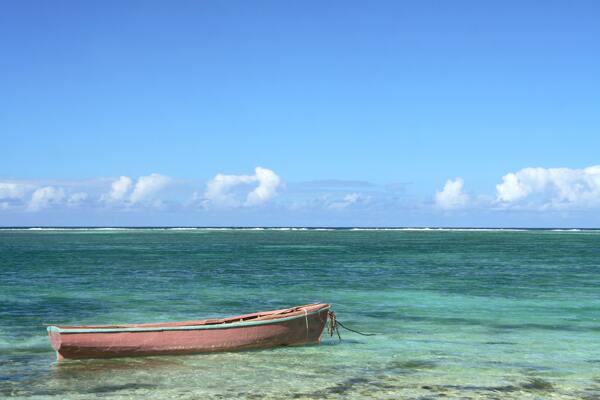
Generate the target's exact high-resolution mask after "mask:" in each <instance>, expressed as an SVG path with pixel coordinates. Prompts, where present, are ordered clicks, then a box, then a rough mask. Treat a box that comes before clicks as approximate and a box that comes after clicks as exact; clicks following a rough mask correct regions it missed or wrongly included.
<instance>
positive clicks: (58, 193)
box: [28, 186, 65, 211]
mask: <svg viewBox="0 0 600 400" xmlns="http://www.w3.org/2000/svg"><path fill="white" fill-rule="evenodd" d="M64 198H65V191H64V190H63V189H62V188H55V187H53V186H44V187H42V188H39V189H36V190H35V191H34V192H33V195H32V196H31V201H30V202H29V207H28V209H29V210H30V211H39V210H41V209H43V208H46V207H48V206H50V205H54V204H59V203H61V202H62V201H63V200H64Z"/></svg>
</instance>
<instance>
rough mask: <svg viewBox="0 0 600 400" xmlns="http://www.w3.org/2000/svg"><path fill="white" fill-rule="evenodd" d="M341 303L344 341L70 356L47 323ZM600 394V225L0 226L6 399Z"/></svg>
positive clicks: (0, 360) (0, 385)
mask: <svg viewBox="0 0 600 400" xmlns="http://www.w3.org/2000/svg"><path fill="white" fill-rule="evenodd" d="M311 302H328V303H332V304H333V309H334V310H335V311H336V313H337V316H338V319H339V320H340V321H341V322H342V323H343V324H344V325H346V326H348V327H351V328H353V329H356V330H359V331H364V332H370V333H376V334H377V335H375V336H369V337H367V336H360V335H358V334H356V333H352V332H349V331H345V330H342V331H341V335H342V341H341V342H340V341H339V340H338V339H337V337H333V338H329V337H324V339H323V341H322V344H321V345H312V346H302V347H286V348H277V349H271V350H260V351H247V352H235V353H220V354H205V355H202V354H200V355H192V356H178V357H175V356H173V357H172V356H164V357H140V358H129V359H126V358H124V359H111V360H86V361H68V362H64V363H60V364H59V363H57V362H56V356H55V353H54V351H53V350H52V348H51V347H50V344H49V342H48V339H47V336H46V330H45V327H44V324H45V323H53V324H104V323H135V322H158V321H176V320H189V319H200V318H208V317H220V316H228V315H234V314H241V313H246V312H252V311H257V310H269V309H274V308H283V307H287V306H293V305H297V304H306V303H311ZM7 397H15V398H39V399H89V398H90V397H99V398H103V399H126V398H127V399H131V398H145V399H228V398H255V399H263V398H273V399H283V398H298V399H302V398H306V399H325V398H328V399H338V398H340V399H341V398H344V399H346V398H350V399H352V398H357V399H358V398H360V399H363V398H373V399H422V400H425V399H438V398H461V399H588V400H592V399H600V231H593V230H589V231H559V230H555V231H553V230H493V229H492V230H419V229H413V230H411V229H405V230H350V229H346V230H291V229H288V230H282V229H279V230H276V229H262V230H260V229H256V230H243V229H76V230H73V229H63V230H30V229H19V230H14V229H2V230H0V398H7Z"/></svg>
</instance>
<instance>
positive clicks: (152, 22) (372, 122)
mask: <svg viewBox="0 0 600 400" xmlns="http://www.w3.org/2000/svg"><path fill="white" fill-rule="evenodd" d="M0 7H1V8H0V48H1V49H2V55H1V56H0V94H1V95H0V140H1V141H0V143H1V144H2V151H1V153H0V154H1V156H0V225H115V224H116V225H321V226H323V225H363V226H365V225H366V226H374V225H379V226H384V225H385V226H389V225H393V226H406V225H413V226H415V225H417V226H588V227H589V226H596V227H597V226H600V213H599V211H600V170H599V167H595V166H597V165H599V164H600V160H599V156H598V155H599V154H600V94H599V93H600V74H599V73H598V71H600V41H599V40H598V38H599V37H600V25H599V24H598V23H597V21H598V18H599V17H600V5H599V4H598V3H597V2H595V1H589V2H586V1H579V2H575V3H572V2H566V1H561V2H558V1H514V2H511V1H495V2H492V1H490V2H478V1H473V2H469V1H460V2H459V1H435V2H434V1H431V2H430V1H414V2H397V1H390V2H385V1H379V2H348V1H343V2H341V1H340V2H336V1H332V2H316V1H315V2H310V1H309V2H295V3H290V2H277V1H256V2H248V1H239V2H235V1H231V2H219V1H214V2H213V1H189V2H187V1H178V2H166V1H163V2H152V1H139V2H137V1H136V2H134V1H129V2H100V1H97V2H78V1H57V2H46V1H5V2H3V3H2V5H1V6H0ZM257 167H260V168H261V169H259V170H257V169H256V168H257ZM257 171H263V173H262V175H261V173H260V172H257ZM264 171H269V172H264ZM219 174H221V176H225V177H227V176H228V177H229V178H224V179H221V180H219V179H215V178H216V177H217V176H218V175H219ZM269 174H272V175H269ZM122 177H124V178H125V179H122ZM127 182H129V183H127ZM219 182H221V183H219ZM115 185H116V186H115ZM119 185H121V186H119ZM211 185H212V186H211ZM115 187H117V189H118V190H117V191H115ZM119 188H120V189H119ZM210 188H213V190H212V191H211V189H210ZM119 190H121V191H119ZM134 193H135V194H134ZM119 196H120V197H119ZM249 199H250V200H249Z"/></svg>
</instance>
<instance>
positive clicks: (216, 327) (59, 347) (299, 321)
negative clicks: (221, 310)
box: [48, 304, 330, 361]
mask: <svg viewBox="0 0 600 400" xmlns="http://www.w3.org/2000/svg"><path fill="white" fill-rule="evenodd" d="M329 309H330V305H329V304H309V305H304V306H298V307H293V308H286V309H282V310H274V311H266V312H257V313H253V314H246V315H240V316H237V317H230V318H223V319H207V320H201V321H184V322H165V323H152V324H131V325H89V326H63V325H50V326H48V336H49V337H50V343H51V344H52V347H53V348H54V350H56V354H57V358H58V360H59V361H60V360H63V359H66V358H69V359H73V358H76V359H77V358H107V357H128V356H147V355H161V354H193V353H205V352H217V351H234V350H245V349H259V348H268V347H276V346H290V345H299V344H307V343H319V341H320V339H321V335H322V333H323V329H324V327H325V324H326V323H327V318H328V316H329Z"/></svg>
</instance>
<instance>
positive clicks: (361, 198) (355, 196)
mask: <svg viewBox="0 0 600 400" xmlns="http://www.w3.org/2000/svg"><path fill="white" fill-rule="evenodd" d="M370 201H371V196H365V195H363V194H360V193H356V192H355V193H349V194H347V195H345V196H344V198H343V199H342V200H341V201H335V202H333V203H331V204H330V205H329V208H333V209H338V210H340V209H344V208H348V207H350V206H352V205H354V204H360V203H363V204H365V203H368V202H370Z"/></svg>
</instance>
